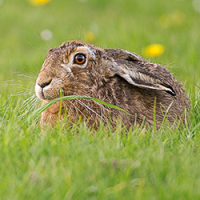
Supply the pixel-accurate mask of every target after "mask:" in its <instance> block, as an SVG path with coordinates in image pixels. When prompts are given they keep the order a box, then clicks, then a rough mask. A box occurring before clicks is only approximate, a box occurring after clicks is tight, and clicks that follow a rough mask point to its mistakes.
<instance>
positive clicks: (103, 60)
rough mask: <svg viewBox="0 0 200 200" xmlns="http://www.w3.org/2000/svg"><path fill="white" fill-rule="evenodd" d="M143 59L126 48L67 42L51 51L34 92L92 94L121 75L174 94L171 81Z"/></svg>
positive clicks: (49, 97)
mask: <svg viewBox="0 0 200 200" xmlns="http://www.w3.org/2000/svg"><path fill="white" fill-rule="evenodd" d="M142 61H144V60H143V59H142V58H141V57H140V56H138V55H136V54H134V53H131V52H128V51H125V50H120V49H105V50H104V49H101V48H99V47H95V46H93V45H89V44H86V43H84V42H80V41H78V42H74V41H72V42H68V43H65V44H63V45H61V46H59V47H57V48H53V49H50V50H49V51H48V53H47V56H46V60H45V62H44V64H43V66H42V69H41V71H40V73H39V75H38V78H37V81H36V86H35V92H36V95H37V96H38V97H39V98H40V99H41V100H44V101H46V100H52V99H55V98H58V97H59V96H60V89H62V90H63V91H64V95H89V94H91V92H96V91H97V90H98V89H99V88H100V87H101V86H102V85H104V84H105V83H106V82H108V81H111V79H112V78H113V77H116V76H119V77H121V78H123V79H124V80H126V81H127V82H128V83H129V84H131V85H133V86H136V87H140V88H148V89H153V90H163V91H166V92H168V93H170V94H171V95H175V91H174V90H173V88H172V87H171V86H170V85H169V84H168V83H166V82H164V80H161V79H160V78H159V77H157V76H155V75H153V74H152V73H150V72H148V71H145V70H144V69H142V68H139V67H138V66H137V65H136V62H142Z"/></svg>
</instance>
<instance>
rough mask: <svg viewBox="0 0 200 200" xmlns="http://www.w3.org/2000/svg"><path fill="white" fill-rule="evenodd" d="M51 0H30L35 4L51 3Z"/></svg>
mask: <svg viewBox="0 0 200 200" xmlns="http://www.w3.org/2000/svg"><path fill="white" fill-rule="evenodd" d="M50 1H51V0H30V2H31V4H33V5H34V6H43V5H46V4H47V3H49V2H50Z"/></svg>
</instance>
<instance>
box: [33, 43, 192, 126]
mask: <svg viewBox="0 0 200 200" xmlns="http://www.w3.org/2000/svg"><path fill="white" fill-rule="evenodd" d="M60 89H62V91H63V95H65V96H69V95H82V96H89V97H93V98H97V99H100V100H102V101H105V102H107V103H110V104H113V105H116V106H118V107H120V108H122V109H124V110H126V111H127V112H129V113H130V114H131V116H130V115H127V114H126V113H124V112H122V111H119V110H116V109H113V108H110V107H107V106H103V105H101V104H99V103H97V102H95V101H93V100H88V99H74V100H65V101H63V103H62V112H61V114H60V115H59V110H60V102H59V101H58V102H56V103H55V104H53V105H52V106H51V107H50V108H48V109H47V110H45V111H44V112H43V113H42V116H41V124H46V123H47V122H49V123H50V124H52V125H53V124H54V123H55V122H56V121H57V120H58V118H59V116H60V118H61V119H63V117H64V116H65V115H67V116H68V118H69V119H70V120H71V121H75V120H76V119H77V116H78V117H79V116H81V117H82V119H85V120H86V121H87V123H88V126H91V125H93V124H94V125H95V126H97V127H98V125H99V122H100V121H101V120H103V121H105V122H111V124H112V125H113V126H114V125H115V123H116V120H114V119H120V120H122V122H123V123H124V124H125V125H128V126H130V125H134V124H135V123H136V124H139V125H141V124H142V123H143V121H144V122H147V123H148V124H150V125H152V124H153V123H154V120H153V119H154V116H155V119H156V125H157V128H159V127H160V125H161V123H162V121H163V119H164V117H165V118H166V119H167V120H168V122H169V124H170V125H172V124H173V123H174V121H175V120H177V121H179V120H180V119H181V118H182V116H183V113H184V110H185V109H186V110H187V112H189V109H190V106H189V101H188V97H187V96H186V94H185V92H184V89H183V87H182V85H181V84H180V83H179V82H178V81H177V80H176V79H175V78H174V77H173V76H172V74H171V73H170V72H169V71H168V70H167V69H166V68H164V67H163V66H161V65H159V64H154V63H150V62H148V61H147V60H145V59H143V58H142V57H140V56H138V55H136V54H135V53H132V52H129V51H126V50H121V49H101V48H100V47H96V46H94V45H91V44H87V43H84V42H81V41H70V42H68V43H65V44H62V45H61V46H59V47H56V48H53V49H50V50H49V51H48V53H47V56H46V60H45V62H44V64H43V66H42V69H41V71H40V73H39V75H38V78H37V81H36V86H35V93H36V95H37V97H38V98H39V99H41V100H42V101H43V104H45V103H47V102H48V101H50V100H52V99H55V98H58V97H60ZM154 111H155V112H154ZM154 114H155V115H154Z"/></svg>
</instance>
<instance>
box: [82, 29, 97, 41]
mask: <svg viewBox="0 0 200 200" xmlns="http://www.w3.org/2000/svg"><path fill="white" fill-rule="evenodd" d="M84 38H85V40H87V42H90V43H91V42H93V41H94V39H95V37H94V34H93V33H92V32H91V31H88V32H86V33H85V35H84Z"/></svg>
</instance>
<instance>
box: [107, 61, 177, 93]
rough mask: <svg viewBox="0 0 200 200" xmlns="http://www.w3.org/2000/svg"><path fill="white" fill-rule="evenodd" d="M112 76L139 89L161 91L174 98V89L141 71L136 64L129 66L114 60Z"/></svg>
mask: <svg viewBox="0 0 200 200" xmlns="http://www.w3.org/2000/svg"><path fill="white" fill-rule="evenodd" d="M111 72H112V76H116V75H118V76H120V77H122V78H123V79H125V80H126V81H127V82H128V83H130V84H132V85H133V86H136V87H139V88H146V89H153V90H162V91H166V92H167V93H169V94H171V95H173V96H175V95H176V93H175V91H174V89H173V88H172V87H171V86H170V85H169V84H168V83H166V82H165V81H164V80H162V79H161V78H159V77H158V76H156V75H154V74H152V73H150V72H148V71H146V70H144V69H142V68H141V67H140V66H139V65H138V64H130V62H128V61H126V60H115V64H114V65H112V69H111Z"/></svg>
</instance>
